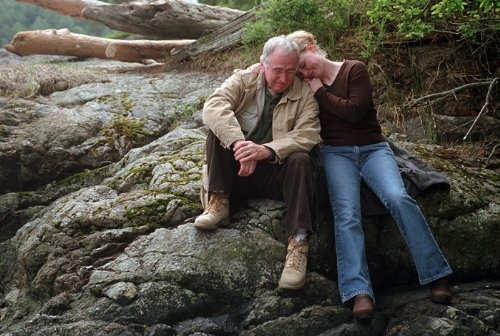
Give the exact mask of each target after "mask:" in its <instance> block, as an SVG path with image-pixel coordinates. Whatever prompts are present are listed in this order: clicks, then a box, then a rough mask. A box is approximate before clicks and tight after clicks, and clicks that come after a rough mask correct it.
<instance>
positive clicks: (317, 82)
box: [306, 78, 323, 93]
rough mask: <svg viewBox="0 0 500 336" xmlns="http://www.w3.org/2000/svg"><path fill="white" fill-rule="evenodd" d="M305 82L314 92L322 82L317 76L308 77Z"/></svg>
mask: <svg viewBox="0 0 500 336" xmlns="http://www.w3.org/2000/svg"><path fill="white" fill-rule="evenodd" d="M306 82H307V85H309V88H310V89H311V91H312V92H313V93H316V91H318V89H319V88H320V87H322V86H323V82H321V80H319V79H318V78H308V79H306Z"/></svg>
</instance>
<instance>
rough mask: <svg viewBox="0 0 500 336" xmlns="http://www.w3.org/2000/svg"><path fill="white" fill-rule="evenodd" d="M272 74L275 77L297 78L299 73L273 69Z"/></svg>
mask: <svg viewBox="0 0 500 336" xmlns="http://www.w3.org/2000/svg"><path fill="white" fill-rule="evenodd" d="M271 72H272V73H273V75H276V76H281V75H283V74H285V75H286V76H287V77H293V76H295V73H296V72H297V71H296V70H283V69H271Z"/></svg>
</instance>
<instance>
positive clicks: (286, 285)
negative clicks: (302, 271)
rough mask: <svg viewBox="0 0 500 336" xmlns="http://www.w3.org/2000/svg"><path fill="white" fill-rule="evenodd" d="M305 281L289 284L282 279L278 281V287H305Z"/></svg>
mask: <svg viewBox="0 0 500 336" xmlns="http://www.w3.org/2000/svg"><path fill="white" fill-rule="evenodd" d="M305 283H306V282H305V281H304V282H303V283H301V284H298V285H295V286H294V285H289V284H286V283H283V282H281V281H280V282H278V287H279V288H282V289H300V288H302V287H304V285H305Z"/></svg>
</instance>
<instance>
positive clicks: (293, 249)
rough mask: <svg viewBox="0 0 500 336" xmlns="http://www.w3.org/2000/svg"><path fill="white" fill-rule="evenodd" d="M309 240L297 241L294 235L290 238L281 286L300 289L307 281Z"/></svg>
mask: <svg viewBox="0 0 500 336" xmlns="http://www.w3.org/2000/svg"><path fill="white" fill-rule="evenodd" d="M308 251H309V247H308V245H307V240H302V241H299V242H298V241H296V240H295V238H294V237H293V236H292V237H290V239H289V240H288V248H287V254H286V260H285V268H284V269H283V273H281V279H280V281H279V284H278V285H279V287H280V288H285V289H299V288H301V287H302V286H304V284H305V282H306V269H307V252H308Z"/></svg>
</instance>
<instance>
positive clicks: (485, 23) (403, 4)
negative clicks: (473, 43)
mask: <svg viewBox="0 0 500 336" xmlns="http://www.w3.org/2000/svg"><path fill="white" fill-rule="evenodd" d="M499 14H500V1H499V0H478V1H464V0H441V1H438V2H435V3H434V4H433V5H431V4H430V3H429V1H428V0H374V1H373V6H372V8H371V9H370V10H368V11H367V15H368V17H369V18H370V20H371V22H372V23H373V24H374V25H375V27H376V28H378V29H379V30H380V31H385V30H386V29H388V28H389V27H390V26H391V25H392V26H395V27H397V31H398V32H399V33H401V34H403V35H404V36H405V37H407V38H414V37H424V36H425V35H426V34H429V33H430V32H433V31H447V32H450V33H456V34H460V35H461V37H463V38H466V39H471V40H474V39H475V38H476V37H477V36H478V34H479V35H480V33H481V32H484V31H491V32H493V33H495V32H498V29H499Z"/></svg>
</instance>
